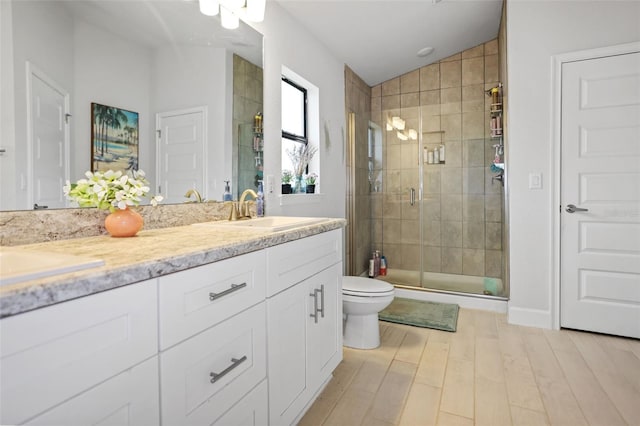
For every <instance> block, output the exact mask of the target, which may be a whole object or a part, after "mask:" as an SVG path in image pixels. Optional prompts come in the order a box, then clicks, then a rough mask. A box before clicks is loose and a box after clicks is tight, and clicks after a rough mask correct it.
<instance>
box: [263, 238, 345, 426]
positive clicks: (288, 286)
mask: <svg viewBox="0 0 640 426" xmlns="http://www.w3.org/2000/svg"><path fill="white" fill-rule="evenodd" d="M341 250H342V234H341V231H339V230H338V231H332V232H329V233H325V234H320V235H317V236H314V237H310V238H304V239H301V240H297V241H293V242H290V243H287V244H283V245H280V246H275V247H272V248H270V249H268V250H267V265H268V269H269V281H268V283H269V293H268V298H267V329H268V331H267V333H268V336H269V338H268V360H269V363H268V371H269V421H270V422H269V423H270V424H271V425H272V426H276V425H278V426H279V425H289V424H293V423H295V422H296V421H298V420H299V419H300V417H301V416H302V415H303V414H304V411H305V410H306V408H308V406H309V405H310V404H311V403H312V402H313V400H314V398H315V397H316V396H317V394H318V393H319V391H320V390H321V389H322V388H323V386H324V385H325V383H326V382H327V381H328V380H329V379H330V378H331V373H332V372H333V370H334V369H335V367H336V366H337V365H338V363H339V362H340V361H341V360H342V298H341V297H340V295H341V289H342V262H341V259H342V255H341ZM276 291H277V292H276Z"/></svg>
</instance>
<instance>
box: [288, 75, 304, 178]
mask: <svg viewBox="0 0 640 426" xmlns="http://www.w3.org/2000/svg"><path fill="white" fill-rule="evenodd" d="M308 142H309V139H308V136H307V89H305V88H304V87H302V86H300V85H298V84H296V83H294V82H293V81H291V80H289V79H288V78H286V77H282V170H283V171H284V170H289V171H291V172H294V170H295V165H294V164H293V163H292V161H291V159H290V158H289V155H288V154H287V152H291V151H294V150H295V149H296V148H298V149H299V148H300V144H304V145H306V144H307V143H308ZM306 172H307V170H305V173H306Z"/></svg>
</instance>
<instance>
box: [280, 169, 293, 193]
mask: <svg viewBox="0 0 640 426" xmlns="http://www.w3.org/2000/svg"><path fill="white" fill-rule="evenodd" d="M292 178H293V173H291V170H283V171H282V193H283V194H291V179H292Z"/></svg>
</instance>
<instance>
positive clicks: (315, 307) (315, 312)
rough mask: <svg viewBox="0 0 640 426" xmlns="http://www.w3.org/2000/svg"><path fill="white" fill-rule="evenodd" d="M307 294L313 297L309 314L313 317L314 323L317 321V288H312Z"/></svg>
mask: <svg viewBox="0 0 640 426" xmlns="http://www.w3.org/2000/svg"><path fill="white" fill-rule="evenodd" d="M309 296H311V297H313V313H312V314H309V316H310V317H311V318H313V322H314V323H316V324H317V323H318V289H317V288H316V289H314V290H313V293H309Z"/></svg>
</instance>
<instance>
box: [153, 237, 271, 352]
mask: <svg viewBox="0 0 640 426" xmlns="http://www.w3.org/2000/svg"><path fill="white" fill-rule="evenodd" d="M265 261H266V260H265V253H264V250H260V251H257V252H254V253H249V254H245V255H242V256H238V257H233V258H230V259H226V260H222V261H220V262H216V263H211V264H208V265H204V266H199V267H197V268H192V269H188V270H186V271H181V272H176V273H174V274H170V275H165V276H163V277H160V278H159V279H158V280H159V298H160V305H159V306H160V308H159V309H160V349H161V350H164V349H167V348H169V347H171V346H173V345H175V344H176V343H178V342H181V341H183V340H185V339H187V338H189V337H190V336H193V335H194V334H196V333H199V332H201V331H203V330H206V329H207V328H209V327H211V326H212V325H215V324H217V323H219V322H221V321H223V320H225V319H226V318H229V317H231V316H233V315H235V314H237V313H238V312H241V311H242V310H244V309H246V308H248V307H250V306H252V305H255V304H256V303H258V302H260V301H262V300H264V299H265V291H266V290H265V289H266V283H265V274H266V264H265Z"/></svg>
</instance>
